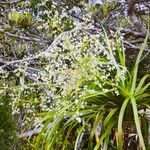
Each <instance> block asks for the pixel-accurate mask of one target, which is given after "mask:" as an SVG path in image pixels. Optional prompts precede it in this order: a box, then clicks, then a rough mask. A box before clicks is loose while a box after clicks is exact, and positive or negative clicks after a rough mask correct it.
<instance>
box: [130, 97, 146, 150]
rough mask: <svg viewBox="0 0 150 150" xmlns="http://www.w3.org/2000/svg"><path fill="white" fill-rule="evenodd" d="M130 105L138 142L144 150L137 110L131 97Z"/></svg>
mask: <svg viewBox="0 0 150 150" xmlns="http://www.w3.org/2000/svg"><path fill="white" fill-rule="evenodd" d="M131 103H132V107H133V114H134V121H135V125H136V129H137V133H138V136H139V141H140V144H141V147H142V149H143V150H146V147H145V143H144V139H143V136H142V131H141V126H140V121H139V117H138V109H137V105H136V101H135V99H134V97H133V96H131Z"/></svg>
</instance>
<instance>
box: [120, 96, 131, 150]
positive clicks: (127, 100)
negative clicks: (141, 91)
mask: <svg viewBox="0 0 150 150" xmlns="http://www.w3.org/2000/svg"><path fill="white" fill-rule="evenodd" d="M128 102H129V98H127V99H125V101H124V103H123V104H122V107H121V109H120V113H119V118H118V150H122V149H123V143H122V133H123V131H122V123H123V117H124V112H125V110H126V107H127V104H128Z"/></svg>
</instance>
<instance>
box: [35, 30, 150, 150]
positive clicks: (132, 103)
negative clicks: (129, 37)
mask: <svg viewBox="0 0 150 150" xmlns="http://www.w3.org/2000/svg"><path fill="white" fill-rule="evenodd" d="M147 39H148V34H147V36H146V38H145V41H144V43H143V44H142V45H141V47H140V50H139V53H138V55H137V58H136V61H135V64H134V65H133V69H132V70H131V68H130V70H129V69H128V67H127V66H126V61H128V58H127V57H126V56H125V48H124V45H123V40H122V39H119V38H118V36H117V34H116V36H115V39H113V40H112V39H111V38H110V37H108V36H107V34H106V32H105V31H104V40H103V41H101V40H99V43H97V44H98V45H99V49H101V50H103V51H102V53H103V54H104V55H101V54H102V53H100V54H97V55H95V53H93V54H91V53H90V52H89V53H84V55H81V56H82V57H78V56H79V55H76V56H75V55H74V53H71V52H70V57H71V59H73V61H74V62H76V65H75V66H74V69H68V70H65V73H66V71H68V72H67V73H68V74H69V75H70V74H71V75H72V80H73V79H74V80H75V79H77V80H75V82H73V85H72V84H71V82H69V84H70V86H73V87H74V88H73V89H72V90H68V93H67V94H65V96H62V97H61V98H60V99H61V100H60V101H59V103H61V101H62V102H63V103H64V102H66V103H65V104H66V105H63V106H59V108H58V106H57V105H55V107H57V108H56V109H53V110H52V111H50V112H47V113H44V114H41V117H42V119H41V120H40V121H39V122H38V124H44V128H43V129H42V131H41V132H40V133H39V135H38V136H37V138H36V144H35V145H34V147H35V149H46V150H53V149H54V150H56V149H65V150H66V149H69V150H70V149H75V150H77V149H89V150H97V149H100V148H101V149H108V148H113V149H118V150H122V149H126V148H125V147H126V145H128V146H129V144H130V143H131V141H130V138H129V137H130V135H135V136H137V139H138V140H136V146H137V147H140V148H142V149H143V150H146V149H147V147H148V142H147V141H148V139H147V135H146V133H147V132H148V127H147V121H146V119H145V117H144V113H145V111H146V109H150V101H149V98H150V94H149V86H150V82H149V77H150V76H149V75H145V76H144V77H143V78H141V79H138V71H139V70H138V67H139V63H140V60H141V57H142V53H143V51H144V48H145V47H146V45H147ZM85 44H86V45H88V44H89V43H88V42H87V41H86V42H85ZM88 48H89V47H88ZM95 48H96V46H95ZM78 50H79V51H81V54H83V53H82V52H83V51H84V49H83V47H81V49H78ZM60 55H61V54H60ZM68 89H71V88H70V87H69V86H68ZM141 112H142V113H141ZM143 127H144V128H143ZM131 133H133V134H131Z"/></svg>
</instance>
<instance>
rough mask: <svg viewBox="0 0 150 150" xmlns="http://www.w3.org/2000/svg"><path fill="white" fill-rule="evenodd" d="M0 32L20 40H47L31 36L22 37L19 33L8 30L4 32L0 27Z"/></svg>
mask: <svg viewBox="0 0 150 150" xmlns="http://www.w3.org/2000/svg"><path fill="white" fill-rule="evenodd" d="M0 33H3V34H6V35H7V36H9V37H14V38H18V39H21V40H25V41H35V42H45V43H48V42H49V41H46V40H42V39H38V38H33V37H24V36H20V35H15V34H12V33H10V32H5V31H4V30H2V29H0Z"/></svg>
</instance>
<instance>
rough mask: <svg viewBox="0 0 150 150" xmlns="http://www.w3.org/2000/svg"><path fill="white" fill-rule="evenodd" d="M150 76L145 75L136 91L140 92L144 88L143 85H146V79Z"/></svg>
mask: <svg viewBox="0 0 150 150" xmlns="http://www.w3.org/2000/svg"><path fill="white" fill-rule="evenodd" d="M148 77H150V75H145V76H144V77H143V78H142V79H141V80H140V83H139V84H138V86H137V88H136V91H135V93H137V92H139V91H140V90H141V88H142V86H143V85H144V82H145V80H146V79H147V78H148Z"/></svg>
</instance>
